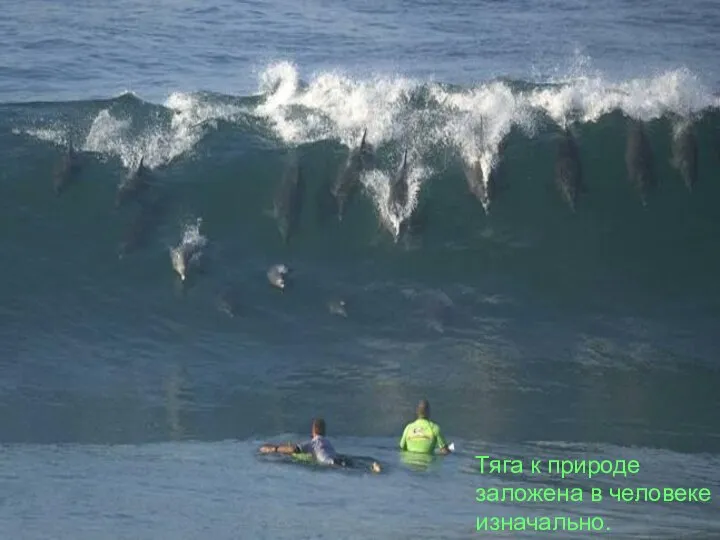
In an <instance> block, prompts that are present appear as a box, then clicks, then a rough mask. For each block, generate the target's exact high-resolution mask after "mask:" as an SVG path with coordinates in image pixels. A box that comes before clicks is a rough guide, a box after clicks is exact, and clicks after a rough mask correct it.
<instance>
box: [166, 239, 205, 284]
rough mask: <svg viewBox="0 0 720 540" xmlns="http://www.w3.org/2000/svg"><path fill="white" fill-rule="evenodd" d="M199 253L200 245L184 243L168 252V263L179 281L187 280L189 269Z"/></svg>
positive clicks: (195, 261)
mask: <svg viewBox="0 0 720 540" xmlns="http://www.w3.org/2000/svg"><path fill="white" fill-rule="evenodd" d="M201 251H202V246H201V245H198V244H186V243H181V244H180V245H179V246H177V247H174V248H172V249H171V250H170V262H171V263H172V267H173V269H174V270H175V272H177V275H178V276H180V280H181V281H186V280H187V277H188V273H189V271H190V268H191V267H192V266H193V264H195V263H197V261H198V259H199V257H200V254H201Z"/></svg>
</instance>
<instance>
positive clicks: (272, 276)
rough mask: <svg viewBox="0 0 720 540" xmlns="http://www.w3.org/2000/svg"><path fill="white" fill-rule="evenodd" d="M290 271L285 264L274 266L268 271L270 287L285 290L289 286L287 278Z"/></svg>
mask: <svg viewBox="0 0 720 540" xmlns="http://www.w3.org/2000/svg"><path fill="white" fill-rule="evenodd" d="M289 272H290V270H289V269H288V267H287V266H285V265H284V264H274V265H272V266H271V267H270V268H268V271H267V278H268V281H269V282H270V285H272V286H273V287H277V288H278V289H280V290H284V289H285V287H286V286H287V282H286V276H287V275H288V273H289Z"/></svg>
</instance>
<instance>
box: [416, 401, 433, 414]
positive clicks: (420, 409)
mask: <svg viewBox="0 0 720 540" xmlns="http://www.w3.org/2000/svg"><path fill="white" fill-rule="evenodd" d="M417 417H418V418H430V402H429V401H428V400H427V399H421V400H420V403H418V406H417Z"/></svg>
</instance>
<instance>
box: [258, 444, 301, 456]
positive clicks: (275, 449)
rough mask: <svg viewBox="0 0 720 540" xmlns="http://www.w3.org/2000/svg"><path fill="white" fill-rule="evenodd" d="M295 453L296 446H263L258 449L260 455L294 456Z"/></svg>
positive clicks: (296, 450)
mask: <svg viewBox="0 0 720 540" xmlns="http://www.w3.org/2000/svg"><path fill="white" fill-rule="evenodd" d="M297 452H298V445H297V444H263V445H262V446H261V447H260V453H261V454H272V453H277V454H295V453H297Z"/></svg>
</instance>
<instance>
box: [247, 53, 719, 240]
mask: <svg viewBox="0 0 720 540" xmlns="http://www.w3.org/2000/svg"><path fill="white" fill-rule="evenodd" d="M259 91H260V93H261V94H262V95H264V96H265V99H264V100H263V101H262V102H261V103H260V104H259V105H258V106H257V107H256V108H255V110H254V111H253V114H255V115H257V116H259V117H261V118H264V119H265V120H266V121H267V122H268V123H269V124H270V126H271V127H272V129H273V130H274V131H275V133H276V135H277V136H278V137H279V138H280V139H281V140H283V141H285V142H286V143H288V144H293V145H296V144H303V143H311V142H315V141H318V140H321V139H338V140H340V141H341V142H342V143H343V144H345V145H346V146H348V147H354V146H356V145H357V142H358V138H359V136H360V134H361V133H362V131H363V129H365V128H367V130H368V131H367V140H368V142H370V143H371V144H373V145H374V146H376V147H380V146H381V145H382V144H383V143H387V142H393V143H394V144H395V145H400V146H409V147H412V148H414V149H415V151H416V152H418V153H419V154H420V155H426V154H427V153H428V152H429V151H431V150H433V149H438V148H442V147H445V148H450V149H451V150H453V151H455V152H457V153H459V154H460V156H461V157H462V159H463V160H464V161H465V162H466V163H467V164H468V165H470V164H472V163H473V162H479V163H480V167H481V170H482V176H483V181H484V183H485V186H486V187H487V183H488V179H489V178H490V174H491V172H492V171H493V169H494V168H495V167H496V166H497V164H498V161H499V158H500V157H501V155H500V152H501V148H502V142H503V140H504V139H505V138H506V137H507V135H508V134H509V133H510V131H511V129H512V128H513V127H517V128H520V129H522V130H523V131H525V132H526V133H527V134H528V135H530V136H532V135H533V134H534V133H535V132H536V131H537V126H538V125H539V123H540V122H542V121H544V120H545V119H546V118H548V117H549V118H550V119H552V120H553V121H554V122H555V123H557V124H558V125H560V126H561V127H565V126H566V125H567V124H568V123H570V122H574V121H579V122H595V121H597V120H598V119H599V118H601V117H602V116H603V115H605V114H607V113H610V112H612V111H614V110H618V109H619V110H621V111H623V112H624V113H625V114H626V115H628V116H631V117H633V118H636V119H639V120H644V121H649V120H653V119H656V118H659V117H660V116H662V115H664V114H668V113H674V114H677V115H681V116H684V117H689V116H691V115H693V114H695V113H697V112H699V111H702V110H704V109H706V108H709V107H720V98H718V97H717V96H713V95H712V93H711V92H710V91H709V90H708V89H707V88H706V87H705V86H703V85H702V83H701V82H700V81H699V79H698V78H697V77H696V76H694V75H693V74H692V73H690V72H689V71H688V70H685V69H678V70H672V71H667V72H664V73H660V74H657V75H655V76H653V77H649V78H637V79H632V80H626V81H620V82H615V81H612V80H610V79H608V78H606V77H603V76H602V74H600V73H599V72H597V71H591V66H590V60H589V59H588V58H587V57H581V58H579V59H578V58H576V60H575V61H574V63H573V64H572V66H570V68H569V73H568V74H567V75H566V76H563V77H557V80H555V81H553V84H552V85H551V86H546V87H542V88H534V89H530V90H517V89H514V88H513V86H511V85H510V84H508V83H505V82H501V81H493V82H489V83H484V84H479V85H477V86H475V87H472V88H468V89H462V88H451V87H448V86H446V85H441V84H437V83H434V82H427V81H417V80H412V79H408V78H405V77H399V76H398V77H388V76H375V77H369V78H365V79H362V78H352V77H350V76H348V75H345V74H342V73H340V72H337V71H328V72H321V73H317V74H314V75H312V76H311V78H310V80H309V82H308V83H307V84H305V85H303V84H302V83H301V77H300V74H299V72H298V69H297V67H296V66H295V65H294V64H292V63H289V62H280V63H275V64H272V65H270V66H268V67H267V68H266V69H265V71H263V72H262V73H261V74H260V84H259ZM418 102H422V103H425V104H426V105H425V106H421V107H418V105H417V103H418ZM390 174H392V173H390ZM421 177H422V175H421ZM364 183H365V185H366V187H367V188H368V192H369V193H371V194H372V196H373V200H374V202H375V205H376V207H377V208H378V210H379V214H380V216H381V219H383V220H384V221H385V224H386V225H389V226H390V229H391V230H393V231H396V230H398V227H399V225H398V224H399V223H400V222H401V221H402V219H406V218H407V216H405V214H404V212H403V213H402V215H393V214H392V212H388V211H387V204H386V201H387V198H388V193H389V190H388V174H386V173H383V172H380V171H372V172H370V173H369V174H366V175H365V178H364ZM487 204H489V201H488V202H486V203H485V206H487Z"/></svg>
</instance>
